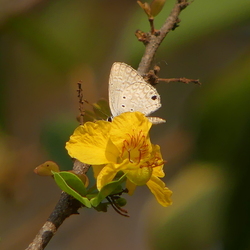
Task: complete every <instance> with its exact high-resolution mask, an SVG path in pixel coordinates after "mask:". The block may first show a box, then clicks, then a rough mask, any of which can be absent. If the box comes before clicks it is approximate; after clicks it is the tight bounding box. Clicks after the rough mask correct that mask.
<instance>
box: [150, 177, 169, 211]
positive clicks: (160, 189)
mask: <svg viewBox="0 0 250 250" xmlns="http://www.w3.org/2000/svg"><path fill="white" fill-rule="evenodd" d="M147 186H148V188H149V189H150V191H151V192H152V193H153V194H154V196H155V198H156V199H157V201H158V202H159V203H160V204H161V205H162V206H164V207H167V206H170V205H172V201H171V198H170V197H171V195H172V191H171V190H169V189H168V188H167V187H166V186H165V183H164V182H163V181H162V180H160V179H159V178H157V177H155V176H152V177H151V179H150V180H149V181H148V182H147Z"/></svg>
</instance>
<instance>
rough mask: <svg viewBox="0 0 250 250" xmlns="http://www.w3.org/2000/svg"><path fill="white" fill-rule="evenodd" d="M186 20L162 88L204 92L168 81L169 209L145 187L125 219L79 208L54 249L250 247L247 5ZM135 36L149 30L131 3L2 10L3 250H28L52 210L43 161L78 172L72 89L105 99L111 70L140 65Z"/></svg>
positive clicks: (164, 137)
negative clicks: (69, 148) (72, 144)
mask: <svg viewBox="0 0 250 250" xmlns="http://www.w3.org/2000/svg"><path fill="white" fill-rule="evenodd" d="M173 4H174V1H173V0H168V1H167V3H166V6H165V7H164V9H163V11H162V12H161V13H160V14H159V16H157V18H156V20H155V26H156V28H160V26H161V25H162V24H163V22H164V20H165V19H166V17H167V16H168V14H169V12H170V11H171V8H172V7H173ZM180 19H181V23H180V27H179V28H177V29H176V30H175V31H174V32H171V33H170V34H169V35H168V36H167V37H166V39H165V40H164V42H163V43H162V45H161V47H160V49H159V50H158V52H157V55H156V57H155V61H154V63H155V64H157V65H159V66H160V67H161V72H160V76H161V77H162V78H171V77H187V78H194V79H198V78H199V79H200V81H201V82H202V85H201V86H195V85H192V84H190V85H185V84H181V83H171V84H166V83H160V84H159V85H158V91H159V93H160V94H161V97H162V105H163V106H162V108H161V109H160V110H159V111H157V112H156V115H158V116H160V117H163V118H165V119H167V123H166V124H164V125H158V126H155V127H154V128H153V129H152V133H151V137H152V141H153V142H154V143H156V144H159V145H160V146H161V148H162V154H163V158H164V159H165V160H167V161H168V162H167V164H166V165H165V172H166V178H165V181H166V183H167V186H168V187H169V188H170V189H172V190H173V192H174V193H173V205H172V206H171V207H168V208H163V207H161V206H160V205H159V204H157V202H156V201H155V199H154V197H153V195H152V194H150V191H149V190H147V188H146V187H140V188H138V189H137V190H136V192H135V195H134V196H133V197H129V198H128V205H127V206H126V208H127V209H128V210H129V213H130V215H131V217H130V218H129V219H127V218H124V217H122V216H120V215H118V214H116V213H115V212H114V211H113V210H112V209H110V210H109V211H108V213H98V212H96V211H94V210H93V211H92V210H88V209H82V210H80V213H81V214H80V215H78V216H71V217H70V218H69V219H67V220H66V221H65V223H64V224H63V225H62V226H61V228H59V231H58V232H57V234H56V235H55V237H54V238H53V239H52V241H51V242H50V244H49V245H48V246H47V248H46V249H48V250H52V249H53V250H54V249H74V250H78V249H79V250H80V249H95V250H98V249H112V250H113V249H122V250H125V249H142V250H151V249H155V250H158V249H170V250H175V249H177V250H179V249H195V250H196V249H202V250H210V249H213V250H214V249H216V250H217V249H218V250H220V249H244V250H245V249H250V195H249V192H250V181H249V180H248V178H249V176H250V160H249V159H250V157H249V156H250V98H249V96H250V42H249V41H250V2H249V1H247V0H238V1H228V0H221V1H216V0H203V1H198V0H195V1H194V2H193V3H192V4H191V5H190V6H189V7H188V8H187V9H185V10H184V11H183V12H182V13H181V15H180ZM136 29H141V30H143V31H148V30H149V25H148V21H147V18H146V15H145V14H144V12H143V11H142V10H141V9H140V8H139V6H138V5H137V3H136V1H135V0H123V1H122V0H120V1H115V0H86V1H79V0H78V1H77V0H71V1H69V0H61V1H49V0H47V1H42V0H40V1H39V0H24V1H17V0H10V1H0V45H1V46H0V81H1V83H0V135H1V136H0V211H1V216H0V237H1V242H0V248H1V249H8V250H15V249H25V247H27V246H28V244H29V242H30V241H31V240H32V239H33V238H34V236H35V234H36V233H37V232H38V230H39V229H40V227H41V226H42V224H43V223H44V221H45V220H46V219H47V217H48V216H49V214H50V212H51V211H52V209H53V208H54V206H55V204H56V202H57V200H58V198H59V196H60V190H59V188H58V187H57V186H56V185H55V183H54V182H53V180H52V179H51V178H44V177H39V176H37V175H35V174H34V173H33V169H34V168H35V167H36V166H37V165H39V164H41V163H43V162H44V161H46V160H53V161H56V162H57V163H58V164H59V165H60V166H61V168H64V169H69V168H70V167H71V165H72V164H71V160H70V159H69V157H68V156H67V153H66V150H65V149H64V145H65V142H66V141H67V140H68V138H69V136H70V134H71V133H72V131H73V130H74V128H75V127H76V126H77V125H78V123H77V121H76V119H75V117H76V116H77V115H78V104H77V94H76V89H77V84H76V83H77V82H78V81H79V80H82V81H83V90H84V97H85V99H87V100H88V101H89V102H96V101H97V100H98V99H99V98H101V97H104V98H106V99H107V98H108V96H107V92H108V76H109V71H110V68H111V65H112V63H113V62H115V61H122V62H126V63H128V64H130V65H131V66H133V67H134V68H136V67H137V66H138V63H139V62H140V58H141V56H142V54H143V52H144V47H143V45H142V44H141V43H139V42H138V41H137V40H136V37H135V35H134V32H135V30H136ZM86 108H88V107H87V105H86Z"/></svg>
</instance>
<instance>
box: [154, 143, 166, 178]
mask: <svg viewBox="0 0 250 250" xmlns="http://www.w3.org/2000/svg"><path fill="white" fill-rule="evenodd" d="M152 150H153V151H152V154H153V155H154V156H155V157H157V158H159V162H163V159H162V155H161V151H160V146H159V145H152ZM153 175H154V176H157V177H160V178H163V177H164V176H165V173H164V172H163V164H162V165H160V166H157V167H154V168H153Z"/></svg>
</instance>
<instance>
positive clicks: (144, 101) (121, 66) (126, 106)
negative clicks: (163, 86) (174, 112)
mask: <svg viewBox="0 0 250 250" xmlns="http://www.w3.org/2000/svg"><path fill="white" fill-rule="evenodd" d="M109 106H110V110H111V113H112V115H113V116H117V115H120V114H121V113H124V112H134V111H139V112H141V113H143V114H145V115H146V116H147V115H149V114H151V113H153V112H155V111H156V110H157V109H159V108H160V107H161V100H160V95H159V94H158V92H157V90H156V89H155V88H154V87H153V86H152V85H150V84H149V83H147V82H146V81H145V80H144V79H143V77H142V76H141V75H140V74H139V73H138V72H137V70H135V69H133V68H132V67H131V66H129V65H127V64H125V63H122V62H115V63H114V64H113V65H112V68H111V71H110V76H109ZM148 118H149V120H150V121H151V122H152V123H154V124H159V123H163V122H165V120H164V119H162V118H160V117H148Z"/></svg>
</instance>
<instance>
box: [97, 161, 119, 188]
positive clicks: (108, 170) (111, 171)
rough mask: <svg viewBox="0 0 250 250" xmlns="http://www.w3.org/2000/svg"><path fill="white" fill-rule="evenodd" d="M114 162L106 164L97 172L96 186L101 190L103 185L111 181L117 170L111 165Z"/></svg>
mask: <svg viewBox="0 0 250 250" xmlns="http://www.w3.org/2000/svg"><path fill="white" fill-rule="evenodd" d="M113 165H114V164H108V165H106V166H105V167H104V168H103V169H102V170H101V171H100V173H99V174H98V176H97V181H96V186H97V189H98V190H101V189H102V187H103V186H105V185H106V184H108V183H109V182H111V181H112V180H113V179H114V177H115V176H116V174H117V172H118V171H117V170H116V169H115V168H114V167H113Z"/></svg>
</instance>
